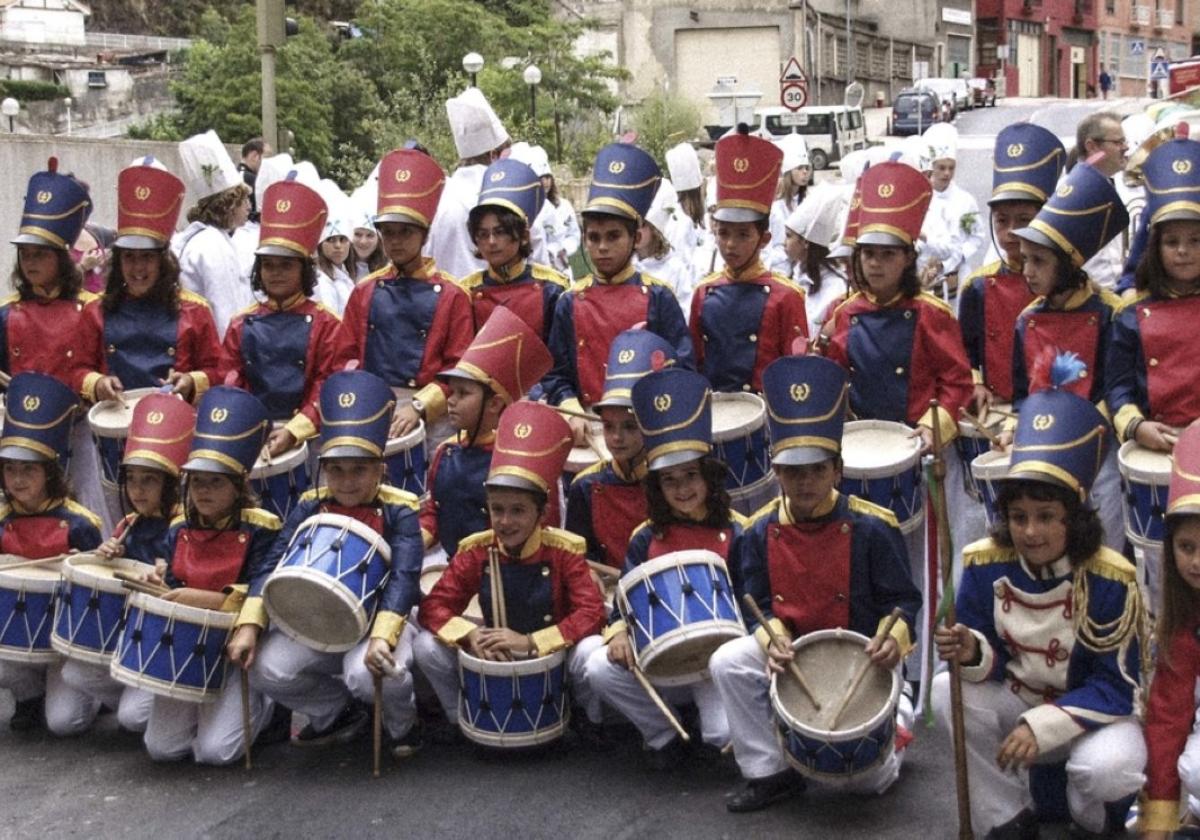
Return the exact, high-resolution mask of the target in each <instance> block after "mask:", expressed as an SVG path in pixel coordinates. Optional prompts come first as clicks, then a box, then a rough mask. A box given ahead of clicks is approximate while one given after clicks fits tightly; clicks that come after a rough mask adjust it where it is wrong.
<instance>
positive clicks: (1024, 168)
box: [992, 144, 1063, 172]
mask: <svg viewBox="0 0 1200 840" xmlns="http://www.w3.org/2000/svg"><path fill="white" fill-rule="evenodd" d="M1018 145H1020V144H1018ZM1062 154H1063V150H1062V149H1054V150H1053V151H1051V152H1049V153H1048V154H1047V155H1046V156H1045V157H1044V158H1042V159H1041V160H1036V161H1034V162H1033V163H1022V164H1017V165H1015V166H1000V165H999V164H993V166H992V169H993V170H994V171H996V172H1028V171H1029V170H1030V169H1038V168H1039V167H1042V166H1045V165H1046V162H1047V161H1049V160H1050V159H1051V158H1056V157H1059V156H1061V155H1062Z"/></svg>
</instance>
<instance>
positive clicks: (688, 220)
mask: <svg viewBox="0 0 1200 840" xmlns="http://www.w3.org/2000/svg"><path fill="white" fill-rule="evenodd" d="M663 236H664V237H665V238H666V240H667V243H668V244H669V245H670V246H671V250H672V251H674V252H675V253H677V254H679V256H680V257H682V258H683V259H685V260H687V261H688V262H691V260H692V253H693V252H694V251H695V250H696V248H697V247H699V246H700V244H701V242H703V240H704V229H703V228H702V227H700V226H699V225H698V224H696V223H695V222H693V221H692V217H691V216H689V215H688V214H687V213H685V212H683V208H682V207H676V208H675V210H674V211H673V212H672V213H671V218H670V219H669V220H668V221H667V229H666V230H665V231H664V232H663Z"/></svg>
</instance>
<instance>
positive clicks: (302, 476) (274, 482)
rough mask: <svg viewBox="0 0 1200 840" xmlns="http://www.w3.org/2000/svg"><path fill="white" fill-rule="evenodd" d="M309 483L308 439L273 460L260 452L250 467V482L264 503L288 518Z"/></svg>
mask: <svg viewBox="0 0 1200 840" xmlns="http://www.w3.org/2000/svg"><path fill="white" fill-rule="evenodd" d="M309 484H310V479H309V475H308V444H307V443H306V442H304V441H301V442H300V445H299V446H296V447H295V448H293V449H289V450H288V451H287V452H284V453H283V454H282V455H278V456H276V457H274V458H272V459H271V460H270V461H268V460H266V459H265V458H264V457H263V456H262V454H260V455H259V456H258V460H257V461H256V462H255V463H254V469H252V470H250V486H251V487H252V488H253V489H254V492H255V493H257V494H258V497H259V500H260V505H261V507H262V508H263V509H264V510H268V511H270V512H271V513H273V514H275V515H276V516H278V517H279V518H280V519H282V520H285V521H286V520H287V515H288V513H290V512H291V510H292V506H293V505H295V504H296V502H297V501H298V500H299V499H300V496H301V494H302V493H304V491H305V490H307V489H308V486H309Z"/></svg>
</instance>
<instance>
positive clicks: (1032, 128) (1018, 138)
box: [988, 122, 1067, 204]
mask: <svg viewBox="0 0 1200 840" xmlns="http://www.w3.org/2000/svg"><path fill="white" fill-rule="evenodd" d="M1066 161H1067V151H1066V149H1064V148H1063V144H1062V141H1061V140H1059V139H1058V137H1056V136H1055V135H1054V133H1053V132H1051V131H1048V130H1046V129H1044V128H1042V127H1041V126H1040V125H1034V124H1033V123H1026V122H1022V123H1015V124H1014V125H1009V126H1005V127H1004V128H1003V129H1001V130H1000V133H999V134H997V135H996V147H995V149H994V150H993V151H992V197H991V198H989V199H988V204H996V203H998V202H1001V201H1033V202H1036V203H1038V204H1045V203H1046V199H1048V198H1049V197H1050V194H1051V193H1053V192H1054V185H1055V184H1057V183H1058V179H1059V178H1060V177H1062V171H1063V167H1064V166H1065V164H1066Z"/></svg>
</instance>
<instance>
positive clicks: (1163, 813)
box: [1137, 799, 1179, 832]
mask: <svg viewBox="0 0 1200 840" xmlns="http://www.w3.org/2000/svg"><path fill="white" fill-rule="evenodd" d="M1178 828H1179V803H1178V802H1174V801H1172V800H1170V799H1143V800H1142V805H1141V816H1140V817H1139V819H1138V824H1137V830H1138V831H1139V832H1142V831H1175V830H1176V829H1178Z"/></svg>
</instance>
